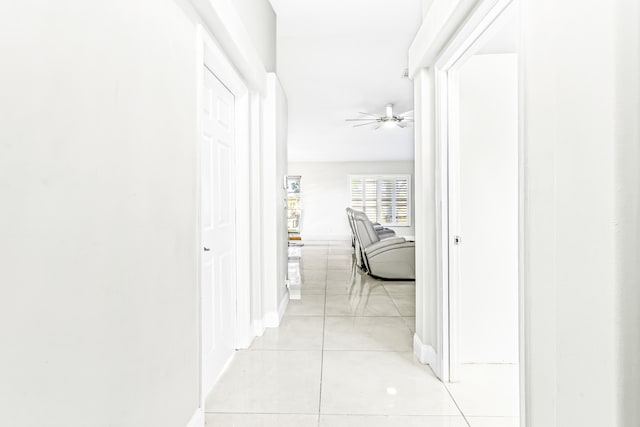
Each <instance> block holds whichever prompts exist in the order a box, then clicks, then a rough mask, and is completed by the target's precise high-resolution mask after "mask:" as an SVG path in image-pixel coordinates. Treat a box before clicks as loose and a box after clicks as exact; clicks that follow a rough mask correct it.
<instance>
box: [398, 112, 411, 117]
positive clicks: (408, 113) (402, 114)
mask: <svg viewBox="0 0 640 427" xmlns="http://www.w3.org/2000/svg"><path fill="white" fill-rule="evenodd" d="M410 114H413V110H409V111H406V112H404V113H401V114H398V116H399V117H402V116H408V115H410Z"/></svg>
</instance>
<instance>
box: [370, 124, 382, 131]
mask: <svg viewBox="0 0 640 427" xmlns="http://www.w3.org/2000/svg"><path fill="white" fill-rule="evenodd" d="M383 124H384V123H380V124H379V125H378V126H376V127H374V128H373V129H372V130H378V129H380V128H381V127H382V125H383Z"/></svg>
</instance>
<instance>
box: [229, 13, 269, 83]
mask: <svg viewBox="0 0 640 427" xmlns="http://www.w3.org/2000/svg"><path fill="white" fill-rule="evenodd" d="M232 3H233V6H234V7H235V9H236V11H237V13H238V15H240V18H241V19H242V21H243V23H244V27H245V28H246V30H247V32H248V33H249V37H250V38H251V41H252V43H253V45H254V46H255V48H256V50H257V51H258V55H259V56H260V59H262V62H263V64H264V66H265V68H266V70H267V71H268V72H275V71H276V14H275V13H274V11H273V8H272V7H271V3H269V0H233V2H232Z"/></svg>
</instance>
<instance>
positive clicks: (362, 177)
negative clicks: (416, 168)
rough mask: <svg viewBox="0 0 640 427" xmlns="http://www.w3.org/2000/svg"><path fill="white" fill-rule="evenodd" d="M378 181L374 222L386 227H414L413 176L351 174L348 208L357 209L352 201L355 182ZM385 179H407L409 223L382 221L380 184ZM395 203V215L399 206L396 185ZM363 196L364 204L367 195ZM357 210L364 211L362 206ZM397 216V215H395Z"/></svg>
mask: <svg viewBox="0 0 640 427" xmlns="http://www.w3.org/2000/svg"><path fill="white" fill-rule="evenodd" d="M354 179H356V180H367V179H369V180H373V179H375V180H376V198H377V200H376V220H375V221H374V222H378V223H380V225H384V226H387V227H411V226H412V221H413V218H412V215H411V209H412V206H413V200H412V192H411V189H412V186H411V184H412V183H411V181H412V176H411V174H351V175H349V180H348V181H349V182H348V204H347V205H348V206H351V207H352V208H353V209H356V208H355V207H353V199H352V188H353V180H354ZM385 179H393V180H394V182H395V180H398V179H405V180H406V181H407V222H406V223H399V222H383V221H382V217H381V212H382V193H381V191H380V183H381V181H383V180H385ZM393 194H394V197H393V202H392V205H391V206H392V211H393V212H394V213H395V212H396V211H397V206H396V189H395V184H394V190H393ZM362 196H363V203H364V201H365V200H366V199H365V197H364V196H365V194H363V195H362ZM356 210H362V206H361V207H359V208H357V209H356ZM394 216H395V215H394Z"/></svg>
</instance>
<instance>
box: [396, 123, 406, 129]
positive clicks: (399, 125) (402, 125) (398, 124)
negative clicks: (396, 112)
mask: <svg viewBox="0 0 640 427" xmlns="http://www.w3.org/2000/svg"><path fill="white" fill-rule="evenodd" d="M395 123H396V126H398V127H399V128H403V129H404V128H406V127H407V125H405V124H403V123H402V122H395Z"/></svg>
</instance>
